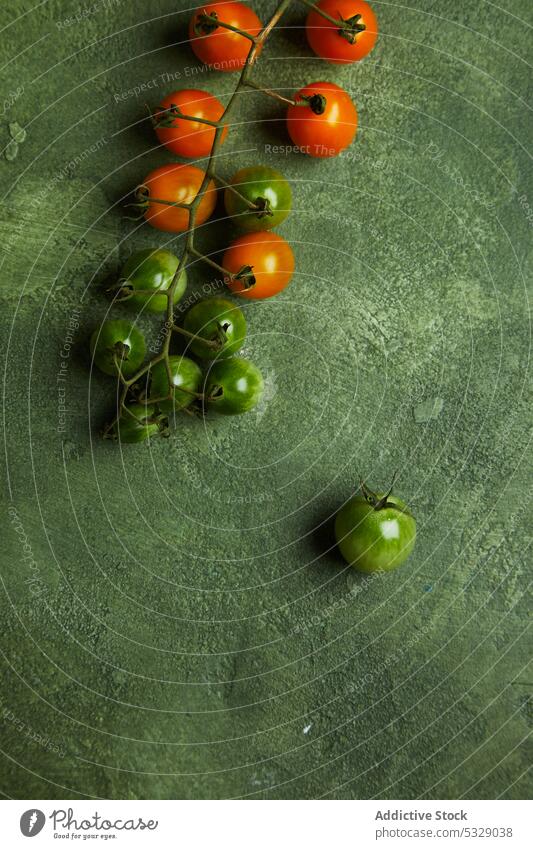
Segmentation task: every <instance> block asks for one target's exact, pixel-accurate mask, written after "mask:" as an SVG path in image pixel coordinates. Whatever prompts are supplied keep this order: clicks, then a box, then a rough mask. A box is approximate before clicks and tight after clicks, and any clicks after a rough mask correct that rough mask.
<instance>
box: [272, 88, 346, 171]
mask: <svg viewBox="0 0 533 849" xmlns="http://www.w3.org/2000/svg"><path fill="white" fill-rule="evenodd" d="M294 99H295V102H296V103H299V104H300V105H299V106H289V108H288V110H287V129H288V130H289V135H290V137H291V139H292V140H293V142H294V144H295V145H297V146H298V147H299V148H300V150H301V151H302V153H307V154H309V156H315V157H319V158H323V157H327V156H338V154H339V153H340V152H341V151H342V150H344V148H345V147H348V145H349V144H350V143H351V142H352V141H353V139H354V137H355V133H356V130H357V109H356V108H355V104H354V103H353V101H352V100H351V98H350V95H349V94H348V93H347V92H346V91H344V89H342V88H340V86H338V85H335V83H328V82H318V83H309V85H306V86H304V88H302V89H300V91H299V92H298V93H297V95H296V97H295V98H294ZM302 104H303V105H302Z"/></svg>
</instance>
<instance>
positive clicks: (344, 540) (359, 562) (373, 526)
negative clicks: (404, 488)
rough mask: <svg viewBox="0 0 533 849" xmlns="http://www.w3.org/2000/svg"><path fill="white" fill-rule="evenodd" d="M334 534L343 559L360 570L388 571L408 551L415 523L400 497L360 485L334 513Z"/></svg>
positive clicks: (405, 558) (402, 558) (397, 564)
mask: <svg viewBox="0 0 533 849" xmlns="http://www.w3.org/2000/svg"><path fill="white" fill-rule="evenodd" d="M335 537H336V540H337V544H338V546H339V549H340V551H341V553H342V556H343V557H344V559H345V560H346V561H347V562H348V563H350V564H351V565H352V566H354V567H355V569H357V570H358V571H359V572H389V571H391V570H392V569H396V567H397V566H400V565H401V564H402V563H403V562H404V561H405V560H407V558H408V557H409V555H410V554H411V552H412V550H413V548H414V545H415V539H416V522H415V519H414V517H413V516H412V515H411V513H410V512H409V510H408V509H407V506H406V504H405V503H404V502H403V501H402V500H401V498H397V497H396V496H395V495H391V494H390V493H387V494H386V495H383V494H381V493H374V492H371V491H370V490H368V489H367V488H366V487H363V488H362V494H361V495H359V494H358V495H355V496H354V497H353V498H351V499H350V500H349V501H348V502H347V503H346V504H345V505H344V506H343V507H341V509H340V510H339V512H338V513H337V516H336V519H335Z"/></svg>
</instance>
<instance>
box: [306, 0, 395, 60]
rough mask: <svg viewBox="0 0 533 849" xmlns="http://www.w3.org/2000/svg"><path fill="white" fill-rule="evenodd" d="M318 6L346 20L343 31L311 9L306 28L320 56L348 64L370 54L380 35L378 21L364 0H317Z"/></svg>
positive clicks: (310, 43) (312, 46) (313, 46)
mask: <svg viewBox="0 0 533 849" xmlns="http://www.w3.org/2000/svg"><path fill="white" fill-rule="evenodd" d="M316 6H317V7H318V8H319V9H322V11H323V12H327V14H328V15H330V16H331V17H332V18H336V19H337V20H340V19H342V20H343V21H345V22H346V27H345V29H344V30H343V29H341V28H340V27H339V26H338V24H334V23H333V22H332V21H328V20H327V19H326V18H323V17H322V15H320V14H319V13H318V12H315V11H314V9H313V10H311V11H310V12H309V14H308V16H307V21H306V22H305V31H306V34H307V40H308V42H309V45H310V47H311V49H312V50H314V51H315V53H316V54H317V56H320V57H321V58H322V59H326V61H327V62H331V63H332V64H334V65H349V64H351V63H352V62H357V61H359V59H363V57H364V56H367V55H368V54H369V53H370V51H371V50H372V48H373V47H374V45H375V43H376V39H377V37H378V22H377V19H376V16H375V14H374V11H373V9H372V7H371V6H370V5H369V4H368V3H366V2H365V0H318V3H316Z"/></svg>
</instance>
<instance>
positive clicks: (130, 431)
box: [113, 404, 165, 444]
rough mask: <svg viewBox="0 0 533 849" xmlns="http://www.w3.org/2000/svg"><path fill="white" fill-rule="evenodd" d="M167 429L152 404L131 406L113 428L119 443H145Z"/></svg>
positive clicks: (124, 411)
mask: <svg viewBox="0 0 533 849" xmlns="http://www.w3.org/2000/svg"><path fill="white" fill-rule="evenodd" d="M164 429H165V422H164V421H163V420H162V419H161V417H159V418H158V417H157V416H156V412H155V407H154V406H153V405H152V404H129V405H128V407H127V409H126V410H123V412H122V415H121V416H120V418H119V420H118V422H117V423H116V424H115V426H114V428H113V434H114V435H115V436H116V438H117V439H118V441H119V442H127V443H132V444H133V443H136V442H144V441H145V440H146V439H150V438H151V437H152V436H156V435H157V434H158V433H161V431H162V430H164Z"/></svg>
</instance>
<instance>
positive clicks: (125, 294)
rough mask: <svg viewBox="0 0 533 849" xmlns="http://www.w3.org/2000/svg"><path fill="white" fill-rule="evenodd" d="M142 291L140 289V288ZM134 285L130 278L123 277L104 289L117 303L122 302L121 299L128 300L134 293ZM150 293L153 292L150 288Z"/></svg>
mask: <svg viewBox="0 0 533 849" xmlns="http://www.w3.org/2000/svg"><path fill="white" fill-rule="evenodd" d="M140 291H141V292H142V290H140ZM134 292H135V287H134V285H133V283H131V281H130V280H126V278H125V277H123V278H122V279H120V280H117V282H116V283H114V284H113V285H112V286H110V287H109V288H108V289H106V295H111V296H112V297H113V300H114V301H116V302H117V303H122V301H128V300H129V299H130V298H131V297H132V296H133V294H134ZM150 294H151V295H153V294H154V290H153V289H152V290H150Z"/></svg>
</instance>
